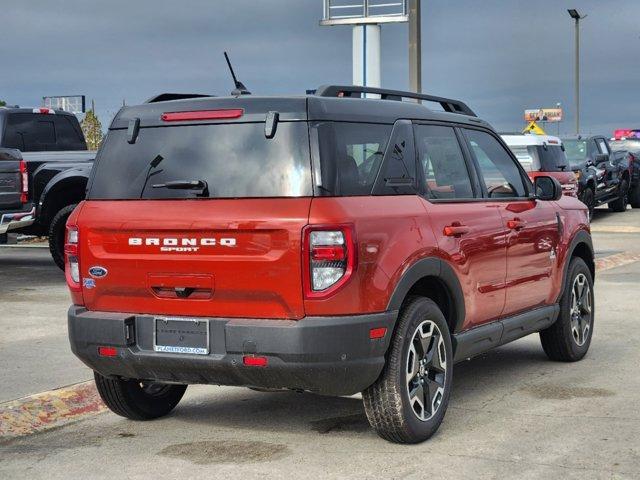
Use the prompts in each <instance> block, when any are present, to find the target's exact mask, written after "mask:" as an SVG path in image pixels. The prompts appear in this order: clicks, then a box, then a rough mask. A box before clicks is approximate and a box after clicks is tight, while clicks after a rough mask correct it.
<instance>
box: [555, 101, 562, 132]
mask: <svg viewBox="0 0 640 480" xmlns="http://www.w3.org/2000/svg"><path fill="white" fill-rule="evenodd" d="M556 108H558V109H561V108H562V103H560V102H558V103H556ZM561 118H562V117H561ZM561 123H562V119H561V120H558V136H560V124H561Z"/></svg>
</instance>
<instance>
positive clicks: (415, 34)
mask: <svg viewBox="0 0 640 480" xmlns="http://www.w3.org/2000/svg"><path fill="white" fill-rule="evenodd" d="M420 24H421V21H420V0H409V89H410V90H411V91H414V92H417V93H420V92H422V38H421V37H422V32H421V28H420Z"/></svg>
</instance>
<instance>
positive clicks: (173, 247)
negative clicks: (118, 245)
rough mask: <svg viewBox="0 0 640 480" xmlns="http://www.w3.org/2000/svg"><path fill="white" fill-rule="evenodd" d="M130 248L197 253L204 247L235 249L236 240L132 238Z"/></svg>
mask: <svg viewBox="0 0 640 480" xmlns="http://www.w3.org/2000/svg"><path fill="white" fill-rule="evenodd" d="M129 246H131V247H142V246H147V247H148V246H155V247H159V249H160V251H161V252H180V253H187V252H197V251H199V250H200V248H202V247H215V246H220V247H235V246H236V239H235V238H229V237H226V238H213V237H207V238H177V237H166V238H159V237H147V238H141V237H130V238H129Z"/></svg>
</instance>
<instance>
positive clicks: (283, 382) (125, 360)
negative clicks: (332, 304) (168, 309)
mask: <svg viewBox="0 0 640 480" xmlns="http://www.w3.org/2000/svg"><path fill="white" fill-rule="evenodd" d="M396 317H397V312H385V313H377V314H368V315H354V316H341V317H306V318H304V319H302V320H299V321H293V320H259V319H235V318H234V319H231V318H207V319H206V320H208V321H209V331H210V338H209V351H210V353H209V354H208V355H190V354H174V353H164V352H156V351H154V348H153V341H154V340H153V338H154V317H153V316H151V315H137V314H133V313H111V312H90V311H87V310H86V309H85V308H83V307H79V306H75V305H74V306H71V308H70V309H69V313H68V321H69V341H70V343H71V350H72V351H73V353H74V354H75V355H76V356H77V357H78V358H80V359H81V360H82V361H83V362H84V363H85V364H86V365H87V366H89V367H90V368H91V369H93V370H95V371H97V372H99V373H100V374H102V375H105V376H119V377H125V378H138V379H146V380H159V381H166V382H175V383H186V384H190V383H206V384H220V385H239V386H253V387H263V388H291V389H300V390H309V391H313V392H318V393H324V394H331V395H351V394H354V393H357V392H360V391H362V390H364V389H366V388H367V387H368V386H370V385H371V384H372V383H373V382H374V381H375V380H376V379H377V378H378V376H379V375H380V372H381V371H382V368H383V366H384V362H385V353H386V351H387V347H388V345H389V341H390V338H391V334H392V332H393V325H394V322H395V319H396ZM203 320H205V319H204V318H203ZM378 327H386V328H387V333H386V335H385V336H384V337H383V338H381V339H376V340H371V339H370V338H369V331H370V330H371V329H372V328H378ZM98 346H113V347H117V355H116V356H115V357H101V356H99V355H98ZM253 354H255V355H259V356H265V357H267V359H268V364H267V366H266V367H254V366H245V365H244V364H243V356H245V355H253Z"/></svg>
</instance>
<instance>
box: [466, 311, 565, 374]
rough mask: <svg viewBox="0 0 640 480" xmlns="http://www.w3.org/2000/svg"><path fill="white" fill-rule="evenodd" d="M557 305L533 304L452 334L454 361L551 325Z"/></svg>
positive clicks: (554, 319)
mask: <svg viewBox="0 0 640 480" xmlns="http://www.w3.org/2000/svg"><path fill="white" fill-rule="evenodd" d="M559 312H560V306H559V305H549V306H547V307H541V308H536V309H535V310H531V311H530V312H525V313H521V314H519V315H515V316H513V317H509V318H503V319H502V320H498V321H496V322H491V323H489V324H487V325H481V326H479V327H476V328H472V329H471V330H467V331H466V332H462V333H457V334H455V335H454V336H453V343H454V349H455V355H454V358H453V361H454V362H460V361H462V360H465V359H467V358H471V357H474V356H476V355H479V354H481V353H484V352H486V351H487V350H491V349H492V348H494V347H498V346H500V345H504V344H505V343H509V342H512V341H514V340H517V339H519V338H522V337H525V336H527V335H529V334H531V333H535V332H539V331H540V330H544V329H545V328H547V327H549V326H550V325H552V324H553V323H554V322H555V321H556V319H557V318H558V313H559Z"/></svg>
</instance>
